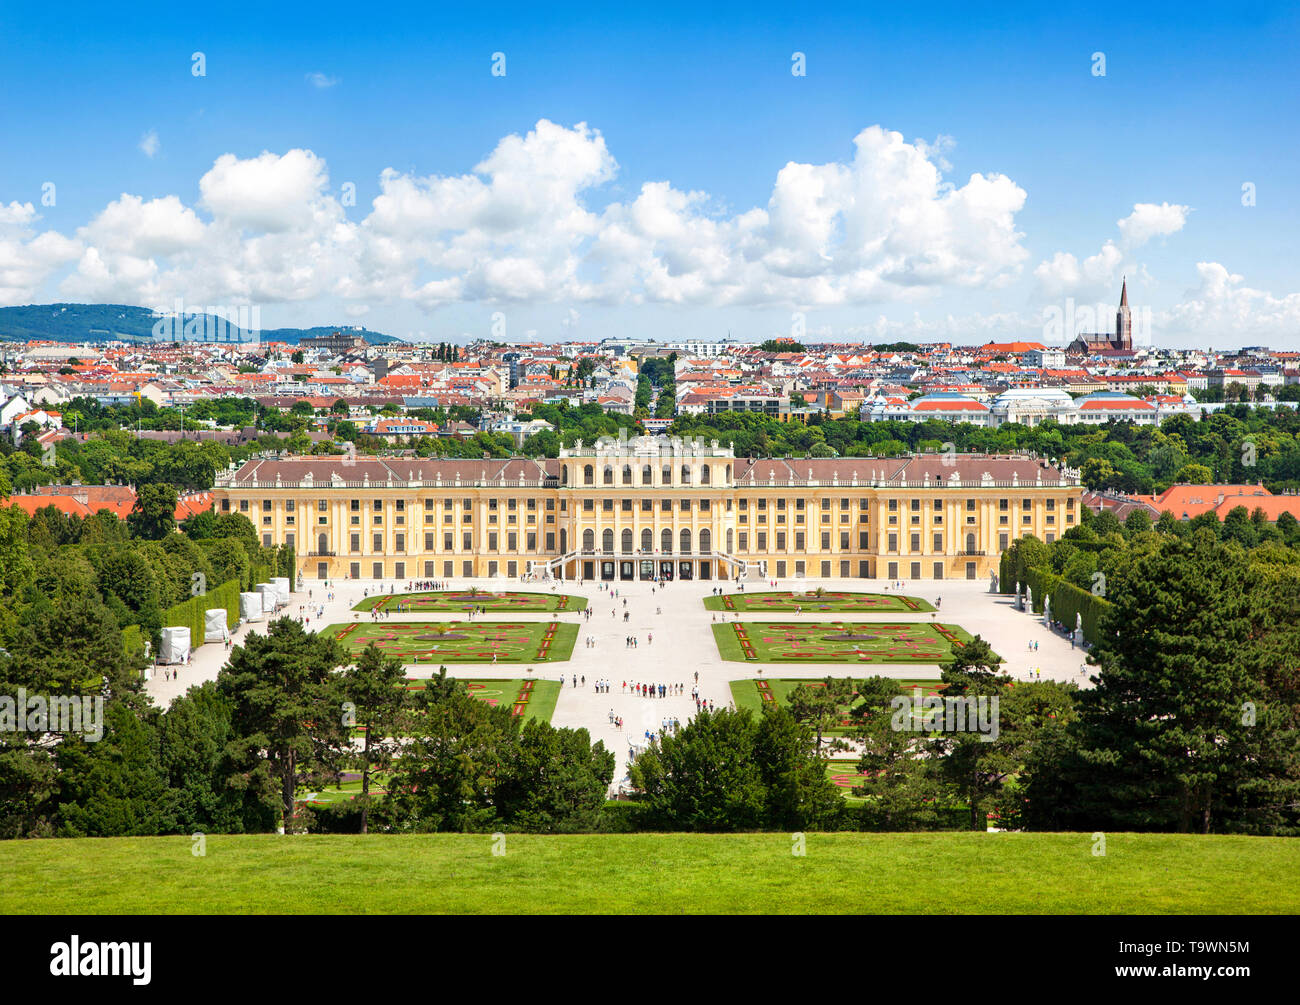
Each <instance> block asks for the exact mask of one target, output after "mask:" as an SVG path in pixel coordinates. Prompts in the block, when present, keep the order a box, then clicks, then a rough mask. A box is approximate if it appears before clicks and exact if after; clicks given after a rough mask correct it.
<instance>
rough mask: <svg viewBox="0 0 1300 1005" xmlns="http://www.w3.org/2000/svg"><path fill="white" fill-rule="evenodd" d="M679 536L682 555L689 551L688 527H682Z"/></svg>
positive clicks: (689, 534)
mask: <svg viewBox="0 0 1300 1005" xmlns="http://www.w3.org/2000/svg"><path fill="white" fill-rule="evenodd" d="M679 536H680V537H681V552H682V554H683V555H689V554H690V553H691V532H690V529H689V528H686V527H683V528H682V532H681V534H680V535H679Z"/></svg>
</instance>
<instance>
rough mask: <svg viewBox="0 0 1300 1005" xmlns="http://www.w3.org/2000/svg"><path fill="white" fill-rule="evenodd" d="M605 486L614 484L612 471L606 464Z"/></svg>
mask: <svg viewBox="0 0 1300 1005" xmlns="http://www.w3.org/2000/svg"><path fill="white" fill-rule="evenodd" d="M605 484H606V485H613V484H614V469H613V468H612V467H610V466H609V465H608V464H606V465H605Z"/></svg>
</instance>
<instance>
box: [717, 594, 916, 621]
mask: <svg viewBox="0 0 1300 1005" xmlns="http://www.w3.org/2000/svg"><path fill="white" fill-rule="evenodd" d="M704 607H705V609H706V610H710V611H737V612H740V613H742V614H761V613H764V612H770V613H773V614H775V613H777V612H786V611H801V612H805V613H809V614H820V613H833V614H895V613H897V614H928V613H929V612H930V611H933V610H934V606H933V605H932V604H930V603H928V602H926V601H924V600H922V599H921V598H920V597H908V596H905V595H903V594H901V593H854V592H852V591H847V590H827V589H824V588H822V587H818V588H816V589H814V590H809V591H808V592H806V593H800V592H798V591H794V592H784V593H781V592H758V593H749V592H743V593H724V594H723V595H722V596H718V597H713V596H710V597H705V598H704Z"/></svg>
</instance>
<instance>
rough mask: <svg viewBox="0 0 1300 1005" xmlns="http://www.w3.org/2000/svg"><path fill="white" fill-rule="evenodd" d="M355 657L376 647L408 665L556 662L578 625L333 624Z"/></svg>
mask: <svg viewBox="0 0 1300 1005" xmlns="http://www.w3.org/2000/svg"><path fill="white" fill-rule="evenodd" d="M324 631H325V632H326V633H327V634H328V635H330V636H331V637H333V638H334V639H336V640H337V641H338V642H340V643H342V644H343V646H344V647H345V648H346V649H347V650H348V652H350V653H356V652H359V651H361V650H362V649H364V648H365V647H366V646H368V645H369V644H370V643H372V642H373V643H374V644H375V645H376V646H378V647H379V649H380V650H382V651H383V652H384V653H385V654H386V655H389V656H396V657H397V658H398V659H400V660H401V661H402V662H403V663H408V664H418V663H431V664H439V663H557V662H563V661H565V660H568V659H569V658H570V656H571V655H572V654H573V645H574V643H575V642H576V641H577V638H578V626H577V625H571V624H564V623H562V622H559V621H531V622H530V621H514V622H510V621H450V622H429V621H402V622H379V623H369V622H364V623H363V622H354V623H353V624H350V625H330V626H329V627H328V628H326V629H324Z"/></svg>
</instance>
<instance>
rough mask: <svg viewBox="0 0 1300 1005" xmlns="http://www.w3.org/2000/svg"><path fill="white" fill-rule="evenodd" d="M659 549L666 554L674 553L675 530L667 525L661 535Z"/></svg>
mask: <svg viewBox="0 0 1300 1005" xmlns="http://www.w3.org/2000/svg"><path fill="white" fill-rule="evenodd" d="M659 550H660V551H662V552H663V553H664V554H665V555H671V554H672V553H673V532H672V531H671V530H669V529H668V528H667V527H665V528H664V530H663V533H662V534H660V535H659Z"/></svg>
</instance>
